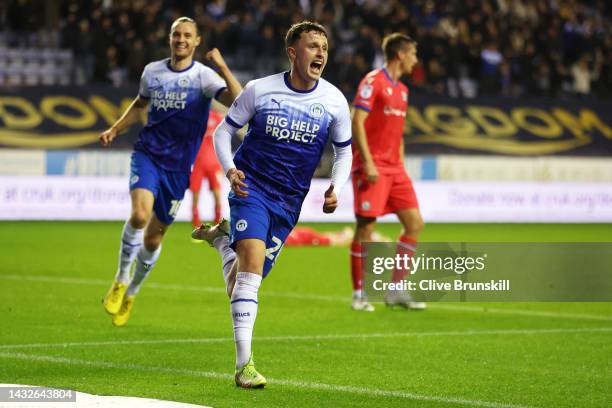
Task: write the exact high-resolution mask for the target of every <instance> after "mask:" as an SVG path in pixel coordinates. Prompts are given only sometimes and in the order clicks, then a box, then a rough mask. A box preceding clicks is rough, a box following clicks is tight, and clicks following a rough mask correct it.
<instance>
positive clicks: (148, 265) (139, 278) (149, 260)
mask: <svg viewBox="0 0 612 408" xmlns="http://www.w3.org/2000/svg"><path fill="white" fill-rule="evenodd" d="M161 249H162V246H161V245H160V246H159V247H158V248H157V249H156V250H155V251H152V252H151V251H149V250H148V249H147V248H145V247H144V245H143V246H142V248H140V251H138V256H137V257H136V266H135V267H134V277H132V281H131V282H130V286H128V288H127V291H126V294H127V295H128V296H135V295H137V294H138V291H140V287H141V286H142V282H143V281H144V280H145V278H146V277H147V275H148V274H149V272H151V269H153V266H154V265H155V262H156V261H157V258H159V254H160V253H161Z"/></svg>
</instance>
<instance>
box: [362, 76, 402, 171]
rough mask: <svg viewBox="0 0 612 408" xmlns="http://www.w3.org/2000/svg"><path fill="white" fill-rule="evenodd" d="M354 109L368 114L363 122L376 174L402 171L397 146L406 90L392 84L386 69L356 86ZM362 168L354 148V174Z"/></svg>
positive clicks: (398, 147) (396, 84)
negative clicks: (398, 169) (376, 169)
mask: <svg viewBox="0 0 612 408" xmlns="http://www.w3.org/2000/svg"><path fill="white" fill-rule="evenodd" d="M354 106H355V108H356V109H363V110H365V111H367V112H369V113H370V114H369V115H368V117H367V118H366V120H365V132H366V137H367V141H368V147H369V148H370V153H371V154H372V159H373V160H374V164H375V165H376V167H377V168H378V170H379V172H380V171H382V172H388V171H394V170H395V169H397V168H399V167H401V169H403V168H404V163H403V159H401V158H400V146H401V141H402V137H403V135H404V121H405V119H406V109H407V108H408V88H407V87H406V85H404V84H403V83H401V82H399V81H398V82H393V80H392V79H391V76H390V75H389V73H388V72H387V70H386V69H384V68H381V69H376V70H374V71H372V72H370V73H369V74H367V75H366V76H365V77H364V78H363V79H362V80H361V83H360V84H359V88H358V89H357V96H356V97H355V101H354ZM361 166H362V163H361V157H360V155H359V152H358V151H357V149H356V148H353V170H358V169H360V168H361Z"/></svg>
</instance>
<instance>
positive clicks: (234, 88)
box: [206, 48, 242, 108]
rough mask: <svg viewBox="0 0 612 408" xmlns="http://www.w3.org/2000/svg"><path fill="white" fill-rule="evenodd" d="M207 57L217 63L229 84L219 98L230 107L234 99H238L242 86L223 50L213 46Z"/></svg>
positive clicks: (222, 75)
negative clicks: (226, 61)
mask: <svg viewBox="0 0 612 408" xmlns="http://www.w3.org/2000/svg"><path fill="white" fill-rule="evenodd" d="M206 58H207V59H208V60H209V61H211V62H212V63H213V64H215V65H216V66H217V68H219V74H220V75H221V77H222V78H223V79H224V80H225V83H226V84H227V89H226V90H225V91H223V92H221V94H219V96H218V97H217V99H218V100H219V102H221V103H222V104H223V105H225V106H227V107H228V108H229V107H230V106H231V104H232V102H234V99H236V98H237V97H238V95H239V94H240V91H242V86H241V85H240V82H238V80H237V79H236V77H235V76H234V74H232V71H231V70H230V69H229V67H228V66H227V64H226V63H225V59H223V55H221V51H219V50H218V49H217V48H213V49H212V50H210V51H208V52H207V53H206Z"/></svg>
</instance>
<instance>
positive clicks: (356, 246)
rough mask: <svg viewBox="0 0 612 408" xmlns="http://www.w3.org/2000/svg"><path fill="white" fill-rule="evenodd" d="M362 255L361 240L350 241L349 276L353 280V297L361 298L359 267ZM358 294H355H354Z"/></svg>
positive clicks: (361, 272)
mask: <svg viewBox="0 0 612 408" xmlns="http://www.w3.org/2000/svg"><path fill="white" fill-rule="evenodd" d="M363 257H364V253H363V248H362V245H361V242H358V241H353V242H352V243H351V278H352V280H353V297H357V298H361V290H362V288H363V270H362V269H361V261H362V258H363ZM356 294H358V295H357V296H355V295H356Z"/></svg>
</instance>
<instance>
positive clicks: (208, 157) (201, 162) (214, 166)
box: [193, 109, 223, 171]
mask: <svg viewBox="0 0 612 408" xmlns="http://www.w3.org/2000/svg"><path fill="white" fill-rule="evenodd" d="M222 120H223V116H222V115H221V114H219V113H217V112H215V111H214V110H212V109H211V110H210V114H209V116H208V126H207V127H206V133H205V134H204V139H202V145H201V146H200V150H199V151H198V155H197V156H196V159H195V163H194V164H193V168H194V171H195V169H196V168H198V169H203V170H204V171H218V169H220V168H221V165H220V164H219V160H217V154H216V153H215V146H214V143H213V132H214V131H215V129H216V128H217V126H218V125H219V123H220V122H221V121H222Z"/></svg>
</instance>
